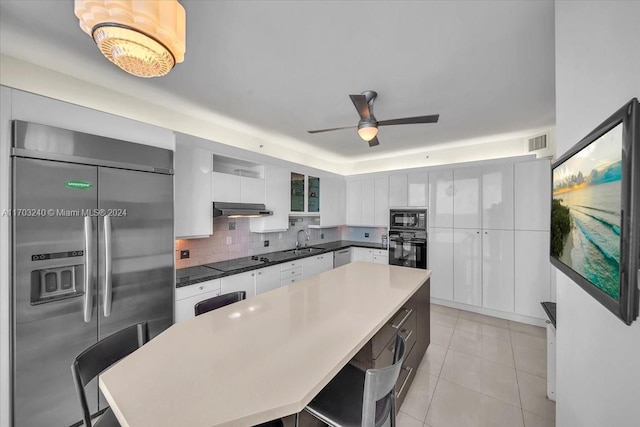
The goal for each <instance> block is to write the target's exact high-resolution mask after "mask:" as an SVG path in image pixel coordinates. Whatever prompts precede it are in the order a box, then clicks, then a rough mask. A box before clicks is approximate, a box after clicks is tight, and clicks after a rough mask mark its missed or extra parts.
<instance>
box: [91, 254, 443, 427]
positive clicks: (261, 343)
mask: <svg viewBox="0 0 640 427" xmlns="http://www.w3.org/2000/svg"><path fill="white" fill-rule="evenodd" d="M430 275H431V272H430V271H429V270H420V269H412V268H406V267H398V266H390V265H383V264H371V263H364V262H356V263H351V264H347V265H345V266H342V267H339V268H336V269H334V270H331V271H327V272H325V273H322V274H319V275H317V276H314V277H310V278H308V279H305V280H303V281H300V282H297V283H295V284H292V285H289V286H285V287H282V288H278V289H275V290H273V291H270V292H267V293H264V294H261V295H258V296H256V297H254V298H251V299H248V300H244V301H241V302H239V303H235V304H232V305H230V306H227V307H223V308H221V309H218V310H215V311H212V312H209V313H206V314H203V315H201V316H198V317H196V318H193V319H190V320H187V321H184V322H181V323H178V324H175V325H173V326H172V327H170V328H169V329H167V330H166V331H164V332H163V333H161V334H160V335H158V336H157V337H156V338H155V339H153V340H151V341H150V342H149V343H147V344H146V345H145V346H143V347H142V348H140V349H139V350H138V351H136V352H135V353H133V354H132V355H130V356H129V357H127V358H126V359H124V360H123V361H121V362H120V363H118V364H117V365H115V366H113V367H112V368H110V369H108V370H107V371H106V372H104V373H103V374H102V375H101V376H100V389H101V390H102V392H103V394H104V395H105V397H106V399H107V401H108V402H109V405H110V406H111V408H112V409H113V411H114V413H115V414H116V416H117V418H118V420H119V421H120V423H121V424H122V425H123V426H131V427H136V426H149V425H153V426H158V427H160V426H177V425H188V426H193V427H197V426H207V427H209V426H218V425H225V426H226V425H228V426H249V425H255V424H259V423H261V422H265V421H268V420H271V419H275V418H279V417H283V416H286V415H290V414H294V413H297V412H300V411H301V410H302V409H303V408H304V406H305V405H306V404H307V403H308V402H309V401H311V399H312V398H313V397H314V396H315V395H316V394H317V393H318V392H319V391H320V390H322V388H323V387H324V386H325V385H326V384H327V383H328V382H329V381H330V380H331V379H332V378H333V376H334V375H335V374H336V373H337V372H338V371H339V370H340V369H341V368H342V367H343V366H344V365H346V364H347V363H348V362H349V361H350V360H352V358H354V356H356V354H358V355H359V356H362V352H360V350H361V349H362V350H365V353H366V350H367V348H370V347H371V346H369V345H368V344H369V343H370V342H371V340H372V338H374V336H378V335H377V334H378V333H380V334H382V333H383V332H384V331H385V330H387V329H388V328H389V327H391V328H398V330H399V328H400V327H401V326H400V325H399V324H398V323H395V324H394V322H396V321H395V320H394V319H396V318H397V315H398V313H399V312H401V310H402V309H403V307H404V306H405V305H406V304H407V303H408V302H409V301H410V299H412V297H414V296H415V295H418V294H420V295H422V296H423V297H421V300H424V296H425V295H426V301H427V302H426V307H427V308H426V310H427V311H428V286H429V277H430ZM423 302H424V301H423ZM422 311H423V313H422V316H418V318H419V319H423V320H422V323H424V319H425V318H426V319H427V320H426V325H422V326H423V327H426V331H428V312H427V313H426V317H425V313H424V310H422ZM404 317H405V318H406V317H408V315H405V316H404ZM418 322H420V321H418ZM418 326H419V325H418ZM426 333H427V342H426V344H425V343H424V340H423V343H422V347H423V348H424V349H426V345H428V332H426ZM418 335H419V334H418ZM374 347H375V345H374ZM416 350H419V349H416ZM423 353H424V350H423V351H422V353H421V354H419V357H418V358H417V359H416V360H417V362H419V361H420V359H421V357H422V354H423ZM357 359H362V360H365V359H366V357H359V358H357ZM405 382H406V381H405Z"/></svg>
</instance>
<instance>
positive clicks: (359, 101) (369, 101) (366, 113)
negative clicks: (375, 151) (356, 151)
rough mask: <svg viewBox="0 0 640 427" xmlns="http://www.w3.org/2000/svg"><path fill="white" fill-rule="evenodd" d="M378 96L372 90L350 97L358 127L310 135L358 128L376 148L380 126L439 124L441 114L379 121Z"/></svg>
mask: <svg viewBox="0 0 640 427" xmlns="http://www.w3.org/2000/svg"><path fill="white" fill-rule="evenodd" d="M376 96H378V94H377V93H376V92H374V91H372V90H366V91H364V92H362V93H361V94H360V95H349V97H350V98H351V101H352V102H353V105H355V107H356V110H358V114H359V115H360V121H359V122H358V125H357V126H344V127H339V128H331V129H319V130H310V131H307V132H309V133H320V132H330V131H334V130H340V129H352V128H356V127H357V128H358V135H360V138H362V139H364V140H365V141H367V142H369V147H374V146H376V145H378V144H380V141H378V137H377V135H378V126H390V125H412V124H417V123H437V122H438V118H439V117H440V115H439V114H433V115H431V116H418V117H405V118H402V119H392V120H380V121H378V120H377V119H376V118H375V116H374V115H373V101H374V100H375V99H376Z"/></svg>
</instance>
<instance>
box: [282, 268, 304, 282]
mask: <svg viewBox="0 0 640 427" xmlns="http://www.w3.org/2000/svg"><path fill="white" fill-rule="evenodd" d="M298 276H302V266H299V267H296V268H292V269H289V270H285V271H283V272H281V273H280V280H285V279H289V278H291V277H298Z"/></svg>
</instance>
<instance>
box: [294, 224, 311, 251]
mask: <svg viewBox="0 0 640 427" xmlns="http://www.w3.org/2000/svg"><path fill="white" fill-rule="evenodd" d="M300 232H303V233H304V234H305V236H306V238H305V239H304V246H305V247H306V246H307V242H308V241H309V240H310V239H311V236H309V233H308V232H307V231H306V230H304V229H302V228H301V229H300V230H298V234H297V235H296V249H298V248H299V247H300V245H301V243H300Z"/></svg>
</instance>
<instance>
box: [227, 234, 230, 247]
mask: <svg viewBox="0 0 640 427" xmlns="http://www.w3.org/2000/svg"><path fill="white" fill-rule="evenodd" d="M230 244H231V236H227V245H230Z"/></svg>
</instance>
